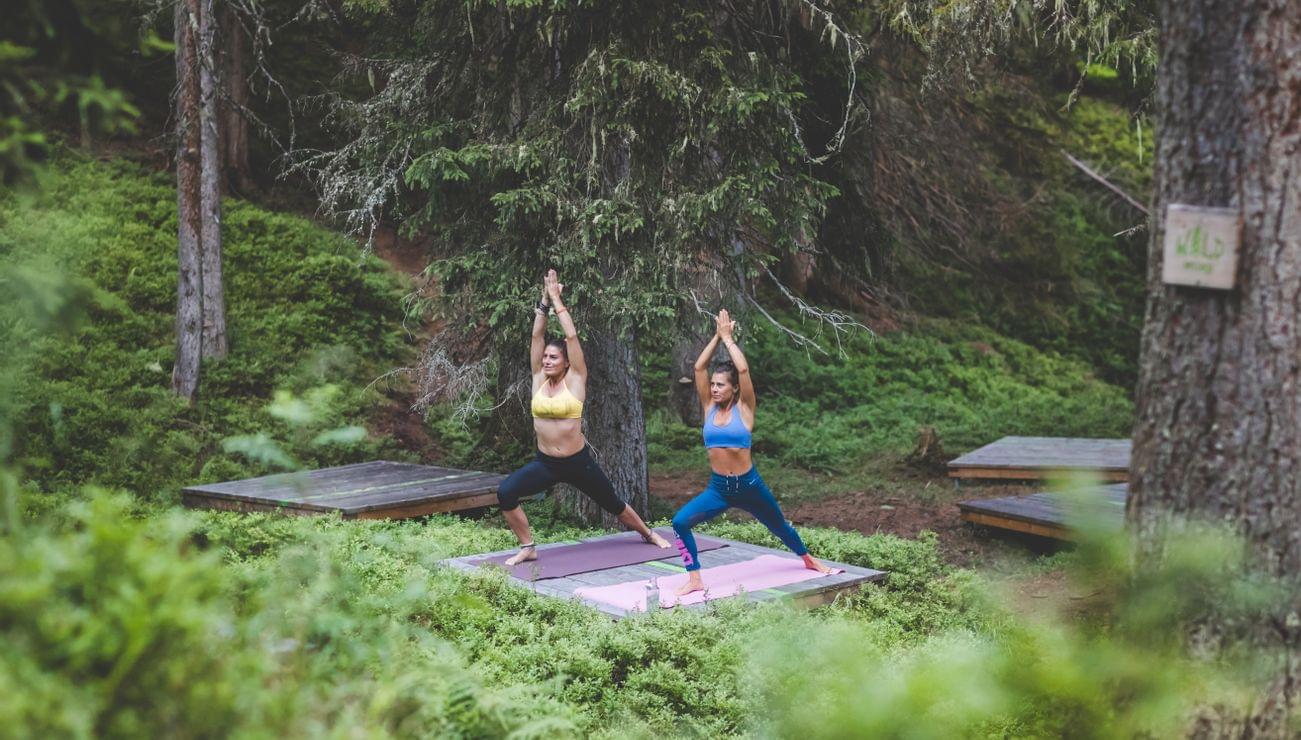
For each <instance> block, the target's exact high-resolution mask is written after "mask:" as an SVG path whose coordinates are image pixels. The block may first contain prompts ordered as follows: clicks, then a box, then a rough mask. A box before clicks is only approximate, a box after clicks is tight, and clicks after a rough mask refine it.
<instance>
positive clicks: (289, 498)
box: [181, 460, 506, 519]
mask: <svg viewBox="0 0 1301 740" xmlns="http://www.w3.org/2000/svg"><path fill="white" fill-rule="evenodd" d="M505 477H506V476H504V475H500V474H498V473H482V472H478V471H473V470H454V469H452V468H439V467H434V466H431V465H413V464H410V463H398V462H387V461H383V460H380V461H376V462H367V463H358V464H356V465H344V466H341V467H337V468H322V469H321V470H310V471H302V472H296V473H279V474H276V475H267V476H263V477H261V478H248V479H246V480H237V481H227V482H225V483H206V484H203V485H196V486H189V487H188V488H185V489H183V490H182V491H181V501H182V502H183V503H184V504H185V505H186V506H190V507H196V508H209V509H226V510H231V511H278V512H282V513H285V514H326V513H333V512H339V513H341V514H342V515H343V517H344V518H345V519H403V518H407V517H415V516H424V515H426V514H433V513H436V512H444V511H461V510H464V509H475V508H479V507H482V506H489V505H491V504H495V503H497V486H498V485H500V484H501V482H502V480H504V479H505Z"/></svg>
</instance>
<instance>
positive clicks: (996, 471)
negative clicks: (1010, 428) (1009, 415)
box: [949, 437, 1131, 481]
mask: <svg viewBox="0 0 1301 740" xmlns="http://www.w3.org/2000/svg"><path fill="white" fill-rule="evenodd" d="M1130 446H1131V445H1130V440H1128V439H1084V438H1078V437H1003V438H1002V439H1000V440H998V441H997V442H991V443H990V444H987V445H985V446H984V447H981V448H980V449H978V450H973V451H971V452H968V453H967V454H965V455H963V456H962V457H959V458H957V459H956V460H953V461H952V462H950V463H949V477H950V478H958V479H982V478H983V479H994V480H998V479H1001V480H1042V479H1044V478H1047V477H1049V476H1051V475H1053V474H1055V473H1061V472H1064V471H1088V472H1090V473H1094V474H1096V475H1098V476H1100V477H1101V478H1102V479H1103V480H1107V481H1125V480H1129V454H1130Z"/></svg>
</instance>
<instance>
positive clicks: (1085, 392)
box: [648, 321, 1133, 473]
mask: <svg viewBox="0 0 1301 740" xmlns="http://www.w3.org/2000/svg"><path fill="white" fill-rule="evenodd" d="M752 325H753V326H754V327H756V328H754V329H753V331H752V332H751V334H750V336H749V337H748V338H747V344H746V353H747V355H748V356H749V358H750V363H751V366H752V371H751V375H752V377H753V379H754V383H755V388H756V392H757V393H758V396H759V399H760V403H759V410H758V415H757V416H756V421H755V430H754V432H755V441H754V450H755V453H756V456H757V457H758V459H759V464H760V465H761V466H764V465H765V464H766V463H765V462H764V461H765V460H772V461H774V462H775V463H776V464H777V465H779V466H781V467H785V468H796V469H801V470H810V471H822V472H839V473H844V472H849V471H852V470H855V469H857V468H859V467H860V466H863V465H864V464H866V463H868V462H869V460H870V459H871V458H874V457H879V456H881V455H883V454H884V455H894V454H898V453H902V452H906V451H907V450H909V449H911V447H912V445H913V444H914V443H915V441H916V437H917V431H918V429H919V428H920V427H923V426H932V427H935V429H936V430H937V431H938V432H939V434H940V438H941V440H943V442H944V445H945V449H947V450H949V451H951V452H959V451H962V450H967V449H971V448H974V447H977V446H979V445H982V444H986V443H988V442H991V441H993V440H995V439H997V438H999V437H1002V436H1004V435H1009V434H1020V435H1044V436H1080V437H1123V436H1126V435H1127V434H1128V432H1129V428H1130V425H1131V423H1132V418H1133V406H1132V404H1131V402H1130V401H1129V399H1128V398H1127V395H1126V394H1125V393H1124V392H1123V391H1122V390H1121V389H1119V388H1117V387H1115V386H1111V385H1108V384H1107V383H1104V382H1102V381H1100V380H1098V379H1096V378H1094V377H1093V375H1092V373H1091V372H1090V370H1089V368H1088V367H1087V366H1086V365H1084V364H1083V363H1081V362H1079V361H1078V360H1074V359H1070V358H1066V357H1061V356H1059V355H1057V354H1054V353H1050V352H1040V351H1038V350H1036V349H1034V348H1033V347H1030V346H1029V345H1026V344H1024V343H1022V342H1018V341H1016V340H1012V339H1008V338H1006V337H1003V336H1000V335H998V334H996V333H994V332H992V331H990V330H988V329H985V328H982V327H980V326H978V325H961V324H958V323H956V322H941V321H932V322H926V323H924V324H921V325H919V326H918V327H917V328H916V329H914V330H911V331H906V332H898V333H893V334H888V335H884V336H880V337H875V338H874V337H872V336H870V335H868V334H866V333H860V334H857V335H855V336H853V337H851V338H849V339H848V340H846V341H845V342H844V344H843V348H844V352H845V354H844V356H843V357H840V356H833V357H830V358H827V357H822V356H813V355H811V354H809V353H807V352H805V351H804V350H801V349H799V348H797V347H794V346H793V345H792V344H791V343H790V342H789V341H788V340H787V339H786V338H785V337H783V336H782V335H781V334H780V333H779V332H777V331H776V330H774V329H773V328H771V327H770V326H768V325H765V324H763V323H762V322H755V323H753V324H752ZM648 437H649V440H650V443H649V450H650V456H651V458H650V459H651V461H652V462H653V463H655V464H657V465H660V466H665V467H689V466H699V465H704V463H703V461H702V459H701V456H700V455H699V454H698V452H697V451H696V448H698V447H699V445H700V441H699V431H698V430H694V429H687V428H686V427H684V426H682V425H681V424H680V423H677V422H674V421H671V420H669V418H668V417H667V416H666V415H657V416H655V417H652V419H651V421H650V423H649V424H648ZM679 450H681V451H684V452H685V451H690V453H695V454H690V453H688V454H682V452H679Z"/></svg>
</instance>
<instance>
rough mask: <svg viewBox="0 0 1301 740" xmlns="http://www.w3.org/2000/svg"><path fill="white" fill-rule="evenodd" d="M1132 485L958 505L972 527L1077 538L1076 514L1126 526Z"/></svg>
mask: <svg viewBox="0 0 1301 740" xmlns="http://www.w3.org/2000/svg"><path fill="white" fill-rule="evenodd" d="M1128 493H1129V484H1127V483H1114V484H1112V485H1109V486H1099V487H1097V488H1092V489H1087V490H1085V491H1083V492H1082V493H1080V494H1074V495H1071V494H1066V493H1054V492H1045V493H1032V494H1029V495H1026V496H1008V497H1007V498H990V499H974V500H969V501H960V502H958V509H959V510H960V511H961V512H962V518H963V519H964V520H965V521H968V522H971V523H972V524H981V525H984V526H987V527H993V528H995V529H1008V530H1012V531H1014V532H1024V533H1026V534H1034V535H1039V536H1041V537H1052V538H1054V539H1059V540H1071V539H1075V533H1074V532H1073V531H1072V530H1071V528H1070V521H1069V520H1070V518H1071V514H1072V513H1076V512H1078V513H1079V514H1081V515H1084V516H1089V517H1095V518H1096V520H1097V521H1098V522H1099V523H1100V524H1102V525H1103V526H1105V527H1107V528H1109V529H1113V530H1115V531H1119V530H1120V529H1122V528H1123V527H1124V526H1125V499H1126V497H1127V496H1128Z"/></svg>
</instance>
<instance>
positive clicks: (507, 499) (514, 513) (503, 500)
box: [497, 460, 555, 565]
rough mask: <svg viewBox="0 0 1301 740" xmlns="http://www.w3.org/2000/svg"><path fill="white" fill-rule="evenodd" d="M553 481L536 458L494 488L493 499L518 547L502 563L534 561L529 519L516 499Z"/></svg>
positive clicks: (534, 554) (536, 491)
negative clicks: (498, 505) (513, 534)
mask: <svg viewBox="0 0 1301 740" xmlns="http://www.w3.org/2000/svg"><path fill="white" fill-rule="evenodd" d="M554 484H555V476H553V475H552V474H551V471H549V470H548V469H547V466H546V465H543V464H542V462H541V461H539V460H533V461H532V462H530V463H529V464H527V465H525V466H524V467H522V468H520V469H519V470H516V471H515V472H514V473H511V474H510V475H509V476H507V478H506V480H504V481H502V482H501V486H500V487H499V488H498V489H497V502H498V503H499V504H501V515H502V516H503V517H505V519H506V524H507V525H508V526H510V531H512V532H514V533H515V537H516V539H518V540H519V544H520V550H519V552H517V553H515V554H514V555H512V556H511V557H510V559H509V560H507V561H506V565H516V564H518V563H523V562H525V561H527V560H537V558H538V553H537V548H536V547H535V546H534V544H533V531H532V530H531V529H530V528H529V518H528V516H527V515H526V514H525V513H524V509H522V508H520V505H519V502H520V499H522V498H526V497H528V496H533V495H535V494H538V493H541V492H543V491H545V490H547V489H548V488H550V487H551V486H552V485H554Z"/></svg>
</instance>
